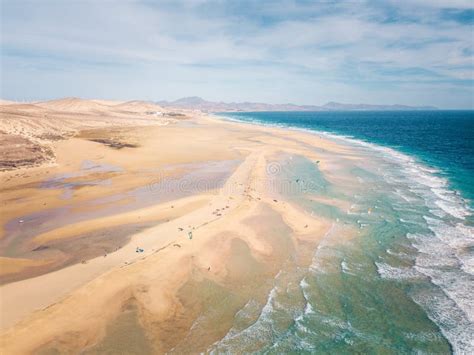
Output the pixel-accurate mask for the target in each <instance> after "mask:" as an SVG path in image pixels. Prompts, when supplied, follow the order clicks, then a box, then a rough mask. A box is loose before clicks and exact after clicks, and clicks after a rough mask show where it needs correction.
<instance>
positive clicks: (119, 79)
mask: <svg viewBox="0 0 474 355" xmlns="http://www.w3.org/2000/svg"><path fill="white" fill-rule="evenodd" d="M0 3H1V8H0V11H1V32H0V35H1V38H0V40H1V56H0V60H1V62H0V65H1V71H0V75H1V78H0V79H1V92H0V96H1V98H3V99H9V100H21V101H23V100H25V101H31V100H46V99H54V98H60V97H70V96H74V97H82V98H101V99H118V100H129V99H142V100H175V99H178V98H181V97H186V96H201V97H203V98H205V99H207V100H213V101H226V102H233V101H252V102H267V103H290V102H291V103H295V104H315V105H320V104H324V103H326V102H329V101H337V102H343V103H368V104H395V103H397V104H406V105H434V106H437V107H440V108H451V109H453V108H463V109H464V108H467V109H474V0H403V1H402V0H374V1H366V0H360V1H359V0H346V1H330V0H326V1H289V0H272V1H266V0H261V1H246V0H240V1H237V0H234V1H223V0H218V1H204V0H195V1H178V0H174V1H164V0H163V1H147V0H118V1H111V0H94V1H88V0H69V1H68V0H55V1H54V0H53V1H51V0H44V1H43V0H0Z"/></svg>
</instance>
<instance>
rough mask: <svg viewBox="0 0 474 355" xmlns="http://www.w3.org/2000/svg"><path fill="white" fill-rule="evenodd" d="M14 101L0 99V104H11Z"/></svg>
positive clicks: (14, 102)
mask: <svg viewBox="0 0 474 355" xmlns="http://www.w3.org/2000/svg"><path fill="white" fill-rule="evenodd" d="M16 103H17V102H16V101H9V100H0V105H13V104H16Z"/></svg>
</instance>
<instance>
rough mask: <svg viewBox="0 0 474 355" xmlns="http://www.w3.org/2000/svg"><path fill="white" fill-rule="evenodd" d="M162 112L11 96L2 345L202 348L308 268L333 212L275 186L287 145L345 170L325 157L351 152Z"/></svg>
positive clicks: (0, 277)
mask: <svg viewBox="0 0 474 355" xmlns="http://www.w3.org/2000/svg"><path fill="white" fill-rule="evenodd" d="M18 106H21V107H18ZM25 106H28V107H25ZM159 110H161V109H160V108H157V107H155V106H153V105H152V104H147V103H142V102H128V103H123V102H111V101H98V100H96V101H86V100H79V99H68V100H57V101H53V102H47V103H36V104H28V105H26V104H24V105H18V104H15V103H8V104H2V120H1V124H2V126H1V127H0V128H1V130H2V131H3V132H4V135H5V137H6V139H9V140H12V139H13V140H18V142H19V143H18V148H19V150H18V151H16V154H17V156H13V155H11V154H10V155H9V156H6V155H2V159H3V160H2V161H4V164H3V165H2V166H3V167H4V168H5V169H4V171H3V172H1V173H0V178H1V181H2V188H1V194H0V204H1V213H0V216H1V217H0V222H1V224H2V230H1V239H0V248H1V252H2V254H1V257H0V266H1V267H0V282H1V283H2V284H1V286H0V307H1V324H0V326H1V331H2V333H1V335H0V341H1V348H2V352H3V353H5V354H27V353H45V354H46V353H54V352H57V351H59V352H61V353H63V352H64V353H75V352H79V351H83V352H86V353H103V352H107V351H109V352H114V349H121V350H122V351H124V352H127V349H128V350H130V349H134V351H139V352H140V353H165V352H173V351H174V352H177V353H190V352H191V353H197V352H200V351H205V350H206V349H207V348H208V347H209V346H210V345H212V344H213V343H214V342H216V341H218V340H219V339H221V338H222V337H223V336H225V334H226V333H227V332H228V330H229V329H230V327H231V326H232V320H233V318H234V315H235V313H236V312H237V311H238V310H239V309H241V308H242V307H243V306H244V305H245V304H246V303H247V302H248V301H249V299H251V298H256V299H262V300H264V299H265V298H266V297H267V296H268V293H269V292H270V289H271V287H272V286H271V282H270V281H271V280H273V278H274V277H275V276H276V275H277V274H278V273H279V272H280V271H281V270H283V269H288V268H294V267H297V266H298V265H300V264H301V265H308V264H309V263H310V262H311V255H312V251H313V250H314V249H315V248H316V247H317V245H318V243H319V241H320V240H321V238H323V237H324V235H325V233H326V232H327V231H328V230H329V229H330V228H331V225H332V223H333V221H331V220H330V219H328V218H327V217H322V216H317V215H310V214H308V213H307V212H305V211H304V210H303V209H302V208H301V207H300V206H298V205H297V204H295V203H293V202H292V201H290V200H288V199H287V198H285V195H284V194H282V193H281V191H276V190H275V189H274V188H273V187H274V185H273V184H272V183H271V182H272V180H274V179H278V173H279V170H280V169H281V164H283V162H282V161H281V157H283V156H286V155H289V156H304V157H306V158H307V159H308V160H309V161H313V162H316V161H319V163H318V164H317V165H318V169H319V170H320V171H321V173H322V174H324V175H325V176H327V178H328V179H337V174H336V173H335V172H334V170H333V166H334V165H335V164H336V163H335V162H334V160H335V159H336V158H334V159H333V160H328V159H327V158H326V157H327V156H328V155H330V154H332V156H334V157H345V158H346V159H352V157H351V152H350V151H349V150H347V149H346V148H344V147H341V146H339V145H337V144H335V143H334V142H332V141H328V140H326V139H323V138H320V137H318V136H316V135H312V134H308V133H303V132H296V131H286V130H282V129H277V128H269V127H261V126H255V125H248V124H242V123H234V122H226V121H222V120H218V119H215V118H213V117H210V116H208V115H205V114H202V113H197V112H184V111H183V112H180V113H179V116H173V115H171V116H166V115H164V116H162V115H159V116H155V115H154V114H150V112H157V111H159ZM160 112H161V111H160ZM163 112H164V110H163ZM172 113H173V114H176V112H172ZM15 115H16V116H15ZM41 115H43V116H41ZM181 115H182V116H181ZM17 116H21V119H20V120H19V121H18V122H17V121H13V120H14V119H15V117H17ZM28 117H33V118H34V120H33V121H28V120H27V118H28ZM48 117H52V118H51V120H52V122H50V121H48V120H47V118H48ZM100 117H105V118H104V119H101V118H100ZM176 117H178V119H177V118H176ZM43 121H46V123H45V122H43ZM28 122H29V123H28ZM31 122H34V123H35V124H36V126H35V125H34V124H32V123H31ZM54 122H56V123H54ZM54 124H57V125H58V127H59V128H58V129H54V127H53V125H54ZM40 131H41V135H42V136H41V138H38V137H37V136H39V135H40V134H39V132H40ZM58 132H59V133H58ZM57 136H60V137H59V138H55V137H57ZM28 144H29V145H33V146H37V147H40V148H38V149H39V150H35V149H33V150H31V149H28ZM20 150H21V151H20ZM318 150H320V151H323V152H324V154H318V153H316V152H318ZM314 164H316V163H314ZM314 199H319V200H320V201H326V200H324V198H323V197H318V196H314ZM326 202H327V201H326ZM330 204H331V205H333V206H342V207H343V208H346V204H347V203H346V202H344V201H338V200H334V199H333V200H331V201H330ZM342 207H341V208H342ZM350 235H351V232H350V231H348V232H347V233H346V235H345V236H346V237H349V236H350ZM341 239H344V236H341ZM198 320H201V321H200V322H198ZM125 335H127V336H125ZM127 339H128V340H127ZM117 347H118V348H117ZM138 349H139V350H138Z"/></svg>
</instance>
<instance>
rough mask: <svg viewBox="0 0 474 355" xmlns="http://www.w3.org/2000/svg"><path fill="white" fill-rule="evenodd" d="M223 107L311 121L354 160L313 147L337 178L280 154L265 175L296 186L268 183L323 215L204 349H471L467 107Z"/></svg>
mask: <svg viewBox="0 0 474 355" xmlns="http://www.w3.org/2000/svg"><path fill="white" fill-rule="evenodd" d="M226 116H227V117H230V118H232V119H238V120H243V121H247V122H255V123H265V124H271V125H279V126H287V127H292V128H300V129H306V130H311V131H316V132H317V134H318V135H325V136H327V137H329V138H331V139H333V140H336V141H338V142H339V143H341V144H345V145H349V146H350V147H351V148H352V149H353V151H354V152H355V154H356V155H357V156H358V157H359V158H360V159H346V158H344V157H334V155H332V156H331V155H330V154H326V155H327V156H324V155H325V153H321V152H318V153H319V154H321V155H322V158H324V159H325V161H326V160H328V161H330V162H331V163H333V165H334V166H336V168H335V169H336V174H335V175H336V176H340V177H341V178H347V179H345V180H341V181H331V179H327V178H326V177H325V176H324V174H322V173H321V172H320V171H319V169H318V165H317V164H315V163H314V162H312V161H309V160H308V159H307V158H305V157H302V156H298V155H295V156H288V155H282V156H281V157H280V160H281V161H280V165H281V167H282V169H281V171H279V172H278V176H277V177H276V178H277V179H276V180H277V181H282V182H288V181H290V182H292V183H293V184H296V186H297V188H296V189H295V188H292V189H285V188H282V189H281V190H280V191H279V193H281V194H283V195H285V194H286V196H285V197H286V198H288V199H289V200H292V201H293V202H295V203H297V204H299V205H300V206H302V207H303V208H304V209H305V210H306V211H307V212H308V213H311V214H315V215H317V216H324V217H330V218H332V219H333V220H334V221H335V222H334V224H333V227H332V228H331V230H330V231H329V232H328V233H327V234H326V235H325V237H324V239H323V241H322V242H321V243H320V245H319V246H318V248H317V249H316V250H315V251H314V255H313V261H312V264H311V265H310V267H308V268H302V267H299V268H296V269H292V270H282V272H281V273H280V274H279V275H278V276H277V277H276V278H275V285H274V288H273V289H272V292H271V293H270V295H269V297H268V300H267V303H266V304H264V305H261V307H256V306H255V301H251V302H249V303H248V306H246V307H244V308H243V309H242V310H241V312H239V313H238V315H237V316H236V321H239V317H241V318H243V319H245V318H246V317H248V313H251V312H256V311H255V310H258V312H260V313H259V315H258V318H257V321H256V322H253V323H252V324H248V326H247V327H244V328H243V329H239V330H238V331H237V330H236V329H232V330H231V331H230V332H229V334H228V335H227V336H226V337H225V338H224V339H223V340H221V341H220V342H219V343H217V344H215V350H217V351H223V352H234V351H244V352H245V351H252V352H259V353H275V354H277V353H332V354H334V353H338V354H339V353H373V354H379V353H387V354H391V353H393V354H398V353H439V354H445V353H457V354H471V353H473V352H474V340H473V339H474V337H473V334H474V300H473V298H474V297H473V294H474V276H473V274H474V227H473V225H474V224H473V214H472V208H473V204H472V198H473V196H474V194H473V189H474V171H473V170H474V169H473V168H474V163H473V160H474V115H473V113H472V112H470V111H469V112H461V111H450V112H449V111H446V112H444V111H441V112H356V113H353V112H337V113H329V112H326V113H319V112H318V113H307V112H306V113H300V112H285V113H262V112H260V113H238V114H226ZM315 139H316V136H315ZM331 159H332V160H331ZM315 196H317V197H322V198H323V199H321V198H320V199H315V198H314V197H315ZM331 200H335V201H336V200H337V201H339V202H341V201H342V202H343V203H342V204H341V203H339V204H331V203H329V202H327V201H331ZM345 235H348V236H352V237H350V238H349V237H348V238H346V240H345V242H343V243H340V242H334V241H335V240H340V239H341V237H343V236H345ZM252 339H255V341H254V340H252ZM256 339H258V344H259V345H258V347H255V344H257V341H256Z"/></svg>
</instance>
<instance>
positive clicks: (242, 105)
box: [156, 96, 437, 112]
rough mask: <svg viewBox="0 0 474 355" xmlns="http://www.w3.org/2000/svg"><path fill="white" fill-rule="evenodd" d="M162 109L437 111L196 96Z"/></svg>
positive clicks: (428, 107) (337, 103)
mask: <svg viewBox="0 0 474 355" xmlns="http://www.w3.org/2000/svg"><path fill="white" fill-rule="evenodd" d="M156 103H157V104H158V105H160V106H163V107H173V108H182V109H191V110H200V111H204V112H230V111H401V110H405V111H409V110H437V108H436V107H433V106H406V105H369V104H343V103H339V102H328V103H327V104H325V105H322V106H316V105H295V104H291V103H288V104H266V103H260V102H213V101H207V100H204V99H203V98H201V97H198V96H191V97H184V98H181V99H178V100H175V101H157V102H156Z"/></svg>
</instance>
